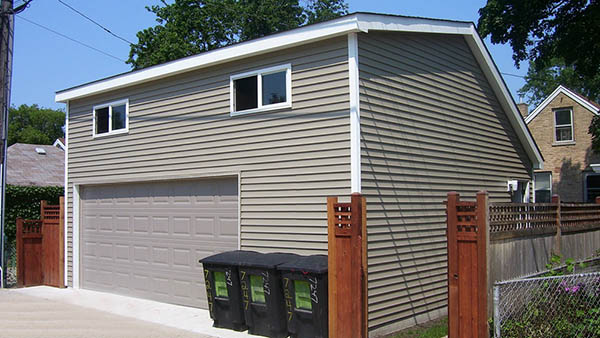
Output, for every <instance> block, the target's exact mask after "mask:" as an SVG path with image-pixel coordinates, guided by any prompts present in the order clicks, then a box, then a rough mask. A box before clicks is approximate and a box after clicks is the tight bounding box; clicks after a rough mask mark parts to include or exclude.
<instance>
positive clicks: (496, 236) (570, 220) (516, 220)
mask: <svg viewBox="0 0 600 338" xmlns="http://www.w3.org/2000/svg"><path fill="white" fill-rule="evenodd" d="M489 219H490V235H491V238H492V240H501V239H506V238H514V237H524V236H529V237H531V236H539V235H549V234H552V235H554V243H553V245H552V251H553V253H555V254H557V255H561V254H562V250H561V243H562V240H561V237H562V235H563V232H580V231H586V230H588V229H589V228H590V227H598V226H599V225H600V197H599V198H597V199H596V203H562V202H561V201H560V197H559V196H558V195H554V196H552V203H491V204H490V207H489Z"/></svg>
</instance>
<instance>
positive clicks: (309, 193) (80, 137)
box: [68, 36, 350, 283]
mask: <svg viewBox="0 0 600 338" xmlns="http://www.w3.org/2000/svg"><path fill="white" fill-rule="evenodd" d="M347 59H348V51H347V38H346V37H345V36H344V37H339V38H335V39H330V40H326V41H321V42H316V43H312V44H310V45H305V46H300V47H297V48H292V49H288V50H285V51H280V52H276V53H270V54H268V55H262V56H257V57H252V58H247V59H244V60H240V61H235V62H230V63H226V64H222V65H218V66H213V67H209V68H206V69H202V70H197V71H193V72H188V73H184V74H180V75H176V76H173V77H169V78H165V79H162V80H157V81H153V82H150V83H147V84H143V85H138V86H135V87H132V88H126V89H122V90H117V91H114V92H111V93H108V94H102V95H99V96H94V97H90V98H86V99H82V100H76V101H72V102H70V120H69V140H68V142H69V159H68V163H69V167H68V170H69V172H68V180H69V210H68V213H69V219H71V217H72V199H71V197H72V185H73V184H82V185H85V184H89V183H101V182H107V183H108V182H110V181H113V182H116V181H131V182H135V181H145V180H157V179H161V178H162V179H164V178H165V177H170V178H173V177H174V176H180V177H182V178H184V177H203V176H210V175H218V174H234V175H237V174H239V175H240V199H241V201H240V217H241V236H240V237H241V247H242V249H247V250H258V251H294V252H298V253H304V254H313V253H326V250H327V215H326V209H327V208H326V197H327V196H329V195H347V194H349V193H350V132H349V130H350V127H349V111H348V110H349V101H348V100H349V96H348V63H347ZM286 63H291V65H292V100H293V102H292V108H291V109H281V110H275V111H269V112H263V113H256V114H248V115H242V116H236V117H230V114H229V113H230V112H229V100H230V93H229V77H230V76H231V75H235V74H238V73H243V72H247V71H252V70H257V69H260V68H265V67H271V66H277V65H282V64H286ZM119 99H129V106H130V118H129V133H127V134H120V135H114V136H107V137H100V138H96V139H92V107H93V106H94V105H97V104H102V103H106V102H111V101H115V100H119ZM68 227H69V228H68V231H69V236H70V235H71V233H72V223H71V222H70V221H69V224H68ZM68 246H69V248H68V250H69V255H68V256H69V263H68V266H69V273H68V279H69V282H70V283H71V282H72V239H71V238H70V237H69V239H68Z"/></svg>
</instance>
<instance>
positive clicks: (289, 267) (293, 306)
mask: <svg viewBox="0 0 600 338" xmlns="http://www.w3.org/2000/svg"><path fill="white" fill-rule="evenodd" d="M278 269H279V270H280V271H281V280H282V287H283V294H284V299H285V312H286V314H287V326H288V332H289V333H290V336H291V337H293V338H304V337H307V338H308V337H310V338H312V337H315V338H318V337H320V338H326V337H328V332H329V328H328V325H329V321H328V312H327V311H328V298H327V297H328V295H327V256H326V255H313V256H304V257H299V258H298V259H296V260H294V261H291V262H289V263H285V264H281V265H279V267H278Z"/></svg>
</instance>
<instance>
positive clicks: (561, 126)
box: [554, 109, 573, 142]
mask: <svg viewBox="0 0 600 338" xmlns="http://www.w3.org/2000/svg"><path fill="white" fill-rule="evenodd" d="M554 130H555V135H556V136H555V137H556V142H566V141H573V114H572V111H571V109H557V110H555V111H554Z"/></svg>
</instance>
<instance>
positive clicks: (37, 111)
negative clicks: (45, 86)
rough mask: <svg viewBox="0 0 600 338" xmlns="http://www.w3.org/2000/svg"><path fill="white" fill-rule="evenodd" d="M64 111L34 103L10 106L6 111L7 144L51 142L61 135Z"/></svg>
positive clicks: (62, 134) (62, 133)
mask: <svg viewBox="0 0 600 338" xmlns="http://www.w3.org/2000/svg"><path fill="white" fill-rule="evenodd" d="M64 125H65V113H64V112H63V111H60V110H54V109H49V108H40V107H38V105H36V104H34V105H31V106H28V105H26V104H22V105H20V106H19V107H18V108H14V107H11V108H10V110H9V112H8V145H9V146H10V145H12V144H14V143H29V144H52V143H53V142H54V141H55V140H56V139H57V138H60V137H63V136H64V132H63V129H62V128H63V126H64Z"/></svg>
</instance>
